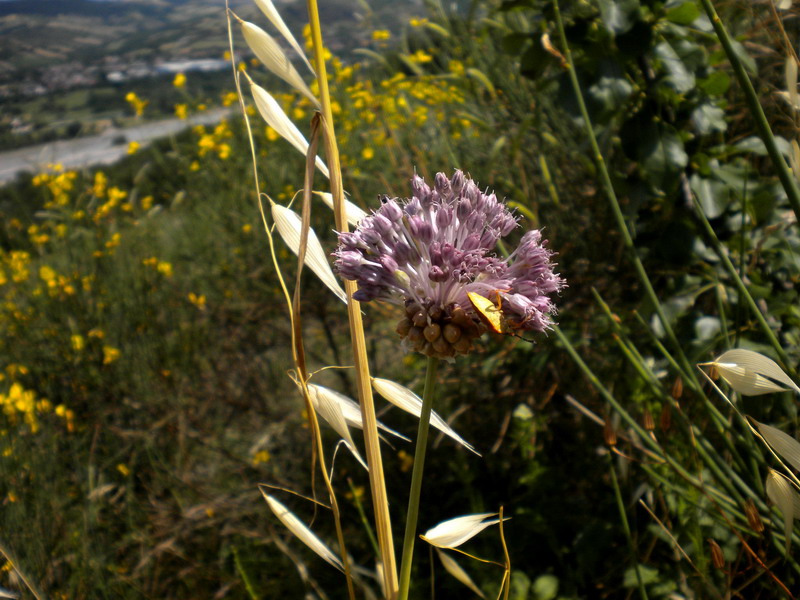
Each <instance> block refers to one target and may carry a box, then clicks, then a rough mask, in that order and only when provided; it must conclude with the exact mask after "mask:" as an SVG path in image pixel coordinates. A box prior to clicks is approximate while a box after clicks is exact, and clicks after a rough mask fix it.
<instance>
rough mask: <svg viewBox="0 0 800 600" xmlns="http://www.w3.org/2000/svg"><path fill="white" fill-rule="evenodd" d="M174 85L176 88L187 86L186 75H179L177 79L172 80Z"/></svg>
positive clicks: (176, 76)
mask: <svg viewBox="0 0 800 600" xmlns="http://www.w3.org/2000/svg"><path fill="white" fill-rule="evenodd" d="M172 85H173V86H175V87H176V88H182V87H183V86H185V85H186V75H184V74H183V73H178V74H177V75H175V79H173V80H172Z"/></svg>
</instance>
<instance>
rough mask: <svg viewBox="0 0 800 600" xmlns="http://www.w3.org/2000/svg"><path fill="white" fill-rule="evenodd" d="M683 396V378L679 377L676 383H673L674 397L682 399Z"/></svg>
mask: <svg viewBox="0 0 800 600" xmlns="http://www.w3.org/2000/svg"><path fill="white" fill-rule="evenodd" d="M681 396H683V379H681V378H680V377H678V378H677V379H676V380H675V383H673V384H672V397H673V398H675V400H680V399H681Z"/></svg>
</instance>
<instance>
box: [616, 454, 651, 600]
mask: <svg viewBox="0 0 800 600" xmlns="http://www.w3.org/2000/svg"><path fill="white" fill-rule="evenodd" d="M608 470H609V472H610V473H611V484H612V485H613V487H614V498H616V500H617V508H618V509H619V517H620V519H621V520H622V529H623V530H624V531H625V537H626V538H628V545H629V546H630V548H631V556H632V558H633V570H634V572H635V573H636V583H638V584H639V595H640V596H641V597H642V600H647V590H645V589H644V581H642V574H641V572H640V571H639V559H638V558H637V557H636V546H635V545H634V543H633V537H632V536H631V527H630V524H629V523H628V515H627V514H626V512H625V503H624V502H623V501H622V492H621V491H620V489H619V481H617V473H616V472H615V471H614V465H613V463H612V462H611V460H610V459H609V461H608Z"/></svg>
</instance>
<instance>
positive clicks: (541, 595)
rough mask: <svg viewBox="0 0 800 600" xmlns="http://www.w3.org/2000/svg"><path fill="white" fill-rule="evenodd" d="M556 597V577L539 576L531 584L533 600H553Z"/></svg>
mask: <svg viewBox="0 0 800 600" xmlns="http://www.w3.org/2000/svg"><path fill="white" fill-rule="evenodd" d="M557 595H558V577H556V576H555V575H540V576H539V577H537V578H536V581H534V582H533V598H534V600H553V599H554V598H555V597H556V596H557Z"/></svg>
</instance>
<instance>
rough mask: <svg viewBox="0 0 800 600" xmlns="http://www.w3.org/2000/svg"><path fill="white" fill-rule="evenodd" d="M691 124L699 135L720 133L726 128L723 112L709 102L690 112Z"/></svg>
mask: <svg viewBox="0 0 800 600" xmlns="http://www.w3.org/2000/svg"><path fill="white" fill-rule="evenodd" d="M692 123H694V128H695V129H696V130H697V133H699V134H701V135H707V134H709V133H722V132H723V131H725V130H726V129H727V128H728V124H727V123H726V122H725V111H724V110H722V109H721V108H720V107H719V106H716V105H714V104H711V103H710V102H704V103H703V104H701V105H700V106H698V107H697V108H695V109H694V110H693V111H692Z"/></svg>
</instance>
